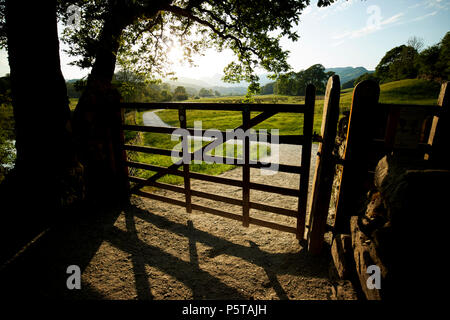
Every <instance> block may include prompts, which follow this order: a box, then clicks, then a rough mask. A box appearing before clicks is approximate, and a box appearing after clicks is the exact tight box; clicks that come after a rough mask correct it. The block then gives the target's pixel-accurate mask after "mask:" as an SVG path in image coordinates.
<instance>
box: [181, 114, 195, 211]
mask: <svg viewBox="0 0 450 320" xmlns="http://www.w3.org/2000/svg"><path fill="white" fill-rule="evenodd" d="M178 118H179V120H180V128H183V129H186V128H187V120H186V109H185V108H184V107H180V109H178ZM190 149H191V148H190V144H189V138H188V136H186V137H183V142H182V151H183V152H182V154H183V177H184V194H185V198H186V212H187V213H191V212H192V200H191V179H190V177H189V165H190V161H189V162H188V163H184V158H185V154H184V152H185V151H186V152H187V153H188V154H190Z"/></svg>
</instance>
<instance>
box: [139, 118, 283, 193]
mask: <svg viewBox="0 0 450 320" xmlns="http://www.w3.org/2000/svg"><path fill="white" fill-rule="evenodd" d="M277 113H278V111H264V112H262V113H260V114H258V115H257V116H256V117H254V118H252V119H251V120H250V122H249V124H248V128H245V127H244V125H243V124H242V125H240V126H239V127H237V128H235V129H234V130H239V129H242V130H248V129H250V128H251V127H254V126H256V125H258V124H260V123H261V122H263V121H265V120H267V119H269V118H270V117H272V116H274V115H276V114H277ZM228 140H231V139H226V138H225V140H224V141H223V143H225V142H227V141H228ZM215 141H216V140H213V141H211V142H209V143H207V144H205V145H204V146H203V147H202V148H201V149H198V150H197V151H194V153H193V156H194V157H195V155H198V154H200V155H201V154H203V152H204V151H205V149H206V147H207V146H209V145H210V144H212V143H214V142H215ZM182 165H183V159H180V160H179V161H178V162H176V163H174V164H172V165H171V166H169V167H168V169H174V170H176V169H178V168H179V167H181V166H182ZM165 175H167V173H162V172H157V173H156V174H154V175H153V176H151V177H150V178H148V179H147V180H146V181H145V183H147V182H156V181H157V180H158V179H160V178H162V177H164V176H165ZM145 183H144V182H142V183H137V184H136V185H134V186H133V187H132V188H131V189H130V193H134V192H136V191H137V190H139V189H140V188H142V187H143V186H144V185H145Z"/></svg>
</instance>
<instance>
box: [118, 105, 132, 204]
mask: <svg viewBox="0 0 450 320" xmlns="http://www.w3.org/2000/svg"><path fill="white" fill-rule="evenodd" d="M120 120H121V121H120V125H119V135H120V147H121V149H122V150H121V152H122V161H123V166H122V169H123V175H124V185H125V186H124V188H125V190H126V199H129V198H130V181H129V179H128V177H129V176H130V170H129V168H128V165H127V162H128V157H127V151H126V150H125V148H124V146H125V134H124V132H123V124H124V123H125V109H124V108H120Z"/></svg>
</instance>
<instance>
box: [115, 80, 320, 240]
mask: <svg viewBox="0 0 450 320" xmlns="http://www.w3.org/2000/svg"><path fill="white" fill-rule="evenodd" d="M314 102H315V89H314V86H311V85H310V86H308V88H307V95H306V97H305V104H294V105H292V104H226V103H122V104H121V107H122V109H123V110H126V109H134V110H136V109H137V110H149V109H175V110H178V112H179V119H180V127H179V128H176V127H155V126H140V125H128V124H123V125H122V129H123V130H129V131H140V132H152V133H162V134H172V133H174V131H175V130H177V129H183V130H186V131H185V132H187V133H188V134H189V136H195V134H198V133H201V134H204V133H205V132H206V131H207V130H198V129H192V128H187V127H186V110H223V111H240V112H242V116H243V118H242V119H243V123H242V125H240V126H239V127H237V128H234V130H237V129H243V130H244V131H245V130H247V129H250V128H252V127H253V126H255V125H257V124H259V123H261V122H263V121H264V120H267V119H269V118H270V117H272V116H274V115H276V114H277V113H282V112H289V113H299V114H304V117H303V121H304V126H303V134H302V135H270V134H267V135H266V134H265V136H266V137H267V142H268V143H271V144H273V143H278V144H294V145H302V146H303V147H302V151H303V152H302V155H301V165H300V166H297V165H286V164H278V163H277V164H275V165H276V166H275V167H273V166H272V165H273V163H265V162H262V161H256V160H250V158H249V153H250V151H249V150H250V149H249V148H250V140H249V137H248V136H246V137H243V138H240V140H241V141H242V145H243V150H244V155H243V158H242V159H237V158H231V157H226V156H209V160H211V162H217V163H226V164H232V165H237V166H241V167H242V168H243V178H242V180H235V179H230V178H225V177H221V176H212V175H207V174H202V173H197V172H190V170H189V162H188V163H184V162H183V160H182V158H183V152H182V151H179V152H174V151H172V150H167V149H161V148H154V147H149V146H141V145H132V144H124V145H123V149H124V151H131V152H142V153H148V154H159V155H164V156H175V157H179V158H181V159H180V160H178V162H176V163H174V164H172V165H171V166H169V167H161V166H157V165H151V164H147V163H142V162H137V161H131V160H128V159H126V166H127V167H128V168H130V167H131V168H137V169H143V170H149V171H153V172H155V174H154V175H152V176H151V177H150V178H148V179H144V178H140V177H136V176H132V175H129V176H128V181H129V182H132V183H135V186H134V187H133V188H131V192H132V193H133V194H135V195H138V196H142V197H146V198H150V199H154V200H158V201H163V202H166V203H170V204H173V205H177V206H182V207H185V208H186V210H187V211H188V212H190V211H191V210H199V211H203V212H206V213H210V214H214V215H218V216H221V217H225V218H229V219H233V220H237V221H241V222H242V223H243V224H244V226H248V225H249V224H253V225H258V226H263V227H267V228H271V229H275V230H279V231H284V232H288V233H293V234H296V235H297V238H299V239H303V234H304V228H305V220H306V201H307V192H308V185H309V167H310V157H311V144H312V141H313V139H320V137H318V136H313V134H312V124H313V117H314ZM250 112H262V113H260V114H258V115H256V116H254V117H253V118H251V117H250ZM217 132H219V131H218V130H216V133H217ZM220 134H221V135H222V138H223V139H222V143H225V142H226V141H229V140H236V138H237V139H239V137H235V136H232V137H231V138H229V137H227V133H226V132H223V131H220ZM257 135H258V134H257ZM219 136H220V135H219ZM269 139H270V142H269ZM185 140H186V139H183V144H184V145H183V150H187V148H184V147H185V146H186V144H187V141H185ZM277 140H278V141H277ZM211 143H212V142H209V143H207V144H206V145H203V146H202V148H201V149H199V150H196V151H194V152H188V154H184V159H185V160H189V159H191V160H192V159H195V156H196V155H198V154H200V153H201V154H203V152H204V151H205V149H206V147H207V146H208V145H209V144H211ZM202 160H203V161H204V159H203V158H202ZM181 168H182V169H181ZM251 168H263V169H268V170H276V171H281V172H287V173H293V174H298V175H300V188H299V189H291V188H286V187H280V186H273V185H266V184H260V183H256V182H251V181H250V169H251ZM164 175H175V176H179V177H183V178H184V182H185V184H184V187H181V186H176V185H170V184H166V183H161V182H157V181H156V180H158V179H159V178H161V177H163V176H164ZM191 179H196V180H201V181H208V182H213V183H219V184H223V185H227V186H234V187H239V188H242V192H243V197H242V199H235V198H230V197H226V196H222V195H217V194H211V193H208V192H203V191H199V190H191V187H190V180H191ZM143 186H152V187H156V188H160V189H164V190H169V191H172V192H176V193H180V194H184V195H185V201H181V200H177V199H172V198H169V197H165V196H161V195H157V194H153V193H151V192H146V191H143V190H141V189H140V188H141V187H143ZM250 190H259V191H263V192H270V193H276V194H280V195H285V196H292V197H296V198H298V209H297V210H291V209H286V208H279V207H275V206H271V205H267V204H263V203H257V202H252V201H250ZM191 197H199V198H204V199H209V200H213V201H219V202H224V203H227V204H231V205H236V206H240V207H242V215H238V214H235V213H230V212H226V211H222V210H218V209H215V208H211V207H206V206H202V205H199V204H196V203H192V200H191ZM250 209H254V210H260V211H266V212H271V213H275V214H279V215H284V216H288V217H294V218H296V219H297V225H296V227H291V226H286V225H282V224H278V223H275V222H269V221H264V220H261V219H256V218H254V217H250V216H249V210H250Z"/></svg>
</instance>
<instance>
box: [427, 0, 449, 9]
mask: <svg viewBox="0 0 450 320" xmlns="http://www.w3.org/2000/svg"><path fill="white" fill-rule="evenodd" d="M424 5H425V7H426V8H435V9H440V10H448V9H449V8H450V1H448V0H425V2H424Z"/></svg>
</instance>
